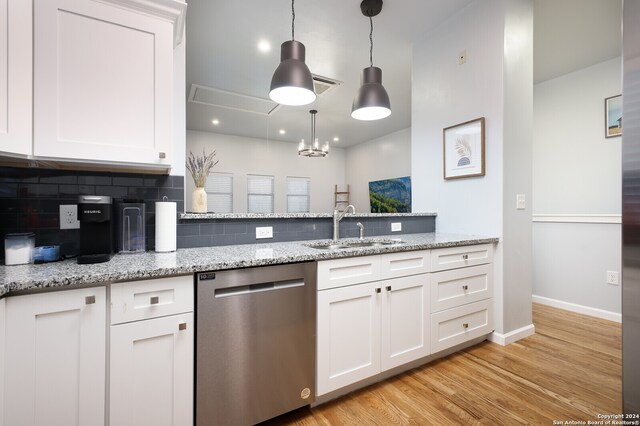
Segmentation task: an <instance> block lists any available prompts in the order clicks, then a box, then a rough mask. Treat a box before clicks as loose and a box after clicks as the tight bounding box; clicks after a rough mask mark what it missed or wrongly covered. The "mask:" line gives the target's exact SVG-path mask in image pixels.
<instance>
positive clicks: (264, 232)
mask: <svg viewBox="0 0 640 426" xmlns="http://www.w3.org/2000/svg"><path fill="white" fill-rule="evenodd" d="M263 238H273V227H272V226H258V227H256V240H260V239H263Z"/></svg>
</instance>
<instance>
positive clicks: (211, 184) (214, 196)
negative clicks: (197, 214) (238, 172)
mask: <svg viewBox="0 0 640 426" xmlns="http://www.w3.org/2000/svg"><path fill="white" fill-rule="evenodd" d="M204 190H205V192H206V193H207V211H209V212H214V213H233V175H232V174H231V173H210V174H209V176H208V177H207V181H206V182H205V184H204Z"/></svg>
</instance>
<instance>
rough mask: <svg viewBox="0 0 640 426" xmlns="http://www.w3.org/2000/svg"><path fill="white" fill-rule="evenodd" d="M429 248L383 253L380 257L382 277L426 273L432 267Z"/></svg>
mask: <svg viewBox="0 0 640 426" xmlns="http://www.w3.org/2000/svg"><path fill="white" fill-rule="evenodd" d="M430 253H431V252H430V251H429V250H416V251H407V252H401V253H389V254H383V255H382V256H381V257H380V276H381V278H382V279H387V278H398V277H404V276H407V275H416V274H425V273H427V272H429V269H430V267H431V263H430Z"/></svg>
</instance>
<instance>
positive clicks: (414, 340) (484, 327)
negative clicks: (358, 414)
mask: <svg viewBox="0 0 640 426" xmlns="http://www.w3.org/2000/svg"><path fill="white" fill-rule="evenodd" d="M492 259H493V247H492V246H491V245H490V244H482V245H475V246H461V247H449V248H442V249H434V250H416V251H408V252H397V253H389V254H382V255H373V256H362V257H353V258H343V259H336V260H326V261H321V262H318V290H319V291H318V347H317V396H322V395H325V394H327V393H329V392H332V391H335V390H338V389H340V388H344V387H345V386H348V385H351V384H353V383H356V382H359V381H361V380H364V379H366V378H369V377H372V376H375V375H377V374H378V373H381V372H383V371H387V370H390V369H393V368H396V367H401V366H403V365H406V364H408V363H410V362H412V361H415V360H418V359H421V358H424V357H426V356H428V355H431V354H437V353H438V352H441V351H443V350H445V349H448V348H451V347H453V346H456V345H459V344H462V343H465V342H468V341H470V340H472V339H475V338H477V337H481V336H484V335H487V334H489V333H491V332H492V331H493V299H492V297H493V265H492V264H491V261H492Z"/></svg>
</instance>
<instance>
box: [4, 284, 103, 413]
mask: <svg viewBox="0 0 640 426" xmlns="http://www.w3.org/2000/svg"><path fill="white" fill-rule="evenodd" d="M4 326H5V331H4V333H5V336H4V338H5V342H4V343H5V345H4V346H3V349H4V357H5V359H4V369H5V373H4V403H3V405H4V407H3V408H4V410H3V411H2V412H1V414H2V421H0V424H3V425H4V426H14V425H20V426H36V425H38V426H74V425H78V426H94V425H104V421H105V371H106V363H105V362H106V361H105V356H106V336H105V334H106V292H105V288H104V287H95V288H85V289H76V290H68V291H58V292H50V293H41V294H32V295H24V296H14V297H9V298H7V299H6V323H5V325H4Z"/></svg>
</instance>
